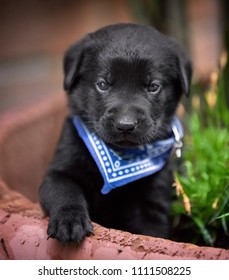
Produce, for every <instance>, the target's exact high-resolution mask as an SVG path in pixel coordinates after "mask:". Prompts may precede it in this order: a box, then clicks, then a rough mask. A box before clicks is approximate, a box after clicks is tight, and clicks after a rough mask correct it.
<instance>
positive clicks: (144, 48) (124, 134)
mask: <svg viewBox="0 0 229 280" xmlns="http://www.w3.org/2000/svg"><path fill="white" fill-rule="evenodd" d="M64 72H65V80H64V87H65V89H66V91H67V94H68V100H69V106H70V109H71V114H70V115H69V116H68V117H67V119H66V122H65V125H64V128H63V132H62V136H61V139H60V142H59V145H58V148H57V151H56V154H55V157H54V160H53V162H52V164H51V166H50V167H49V169H48V172H47V175H46V177H45V179H44V182H43V184H42V186H41V188H40V202H41V205H42V207H43V209H44V211H45V213H47V214H48V215H49V226H48V235H49V236H50V237H53V238H57V239H58V240H60V241H62V242H69V241H74V242H77V243H79V242H81V241H82V240H83V239H84V237H85V236H88V235H90V234H92V233H93V227H92V223H91V220H92V221H94V222H97V223H99V224H101V225H103V226H105V227H109V228H115V229H121V230H125V231H129V232H131V233H137V234H144V235H150V236H155V237H166V236H167V235H168V232H169V221H168V211H169V209H170V200H171V186H172V183H173V177H172V171H171V167H170V166H169V164H166V165H165V166H164V167H163V168H162V169H161V170H160V171H158V172H156V173H155V174H151V175H149V176H146V177H144V178H142V179H138V180H136V181H134V182H131V183H128V184H126V185H124V186H122V187H120V188H116V189H114V190H111V191H110V192H109V193H108V194H101V188H102V187H103V184H104V180H103V177H102V175H101V173H100V171H99V168H98V167H97V165H96V163H95V160H94V159H93V158H92V156H91V154H90V152H89V151H88V149H87V147H86V146H85V144H84V142H83V140H82V139H81V138H80V137H79V135H78V133H77V131H76V128H75V126H74V125H73V116H74V115H76V116H78V117H80V119H81V121H82V122H83V123H84V124H85V125H86V126H87V128H88V129H89V130H90V131H92V132H94V133H96V135H97V136H98V137H100V139H102V140H103V141H104V143H106V144H108V145H111V146H113V147H119V148H120V147H121V148H130V147H135V146H139V145H146V144H148V143H152V142H154V141H158V140H160V139H164V138H166V136H167V134H168V128H169V127H170V123H171V120H172V118H173V116H174V113H175V110H176V108H177V105H178V102H179V100H180V98H181V96H182V94H185V95H188V93H189V85H190V79H191V65H190V61H189V59H188V57H187V55H186V54H185V52H184V51H183V50H182V49H181V47H180V46H179V45H178V44H177V43H176V42H175V41H174V40H173V39H171V38H169V37H167V36H165V35H163V34H161V33H159V32H158V31H156V30H155V29H153V28H151V27H147V26H141V25H137V24H118V25H112V26H107V27H104V28H102V29H99V30H98V31H97V32H94V33H91V34H88V35H86V36H85V37H84V38H83V39H82V40H81V41H79V42H77V43H76V44H74V45H73V46H72V47H71V48H70V49H69V50H68V51H67V52H66V55H65V59H64Z"/></svg>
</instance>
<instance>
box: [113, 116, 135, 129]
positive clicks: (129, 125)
mask: <svg viewBox="0 0 229 280" xmlns="http://www.w3.org/2000/svg"><path fill="white" fill-rule="evenodd" d="M135 127H136V122H135V121H134V120H133V119H131V118H127V117H123V118H121V119H120V120H118V121H117V122H116V128H117V130H120V131H122V132H131V131H133V130H134V129H135Z"/></svg>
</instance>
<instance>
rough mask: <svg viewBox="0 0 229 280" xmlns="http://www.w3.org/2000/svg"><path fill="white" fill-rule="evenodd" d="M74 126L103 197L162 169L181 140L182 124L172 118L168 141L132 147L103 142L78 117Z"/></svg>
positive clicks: (75, 117)
mask: <svg viewBox="0 0 229 280" xmlns="http://www.w3.org/2000/svg"><path fill="white" fill-rule="evenodd" d="M73 123H74V126H75V128H76V130H77V132H78V134H79V136H80V137H81V138H82V140H83V141H84V143H85V145H86V146H87V148H88V150H89V152H90V153H91V155H92V157H93V159H94V160H95V162H96V164H97V166H98V168H99V170H100V173H101V175H102V176H103V179H104V186H103V188H102V189H101V193H102V194H107V193H109V192H110V191H111V190H112V189H115V188H117V187H121V186H124V185H126V184H128V183H130V182H133V181H135V180H138V179H141V178H143V177H146V176H148V175H151V174H154V173H156V172H157V171H159V170H161V169H162V168H163V167H164V166H165V164H166V163H167V161H168V159H169V158H170V156H171V155H172V153H173V152H174V150H175V146H176V143H177V141H178V140H180V139H181V138H182V137H183V129H182V126H181V123H180V121H179V119H178V118H176V117H175V118H174V119H173V121H172V123H171V132H170V135H169V136H168V138H166V139H163V140H159V141H155V142H153V143H150V144H146V145H139V146H136V147H133V148H132V147H131V148H119V147H115V146H112V145H108V144H106V143H104V142H103V140H102V139H101V138H99V137H98V135H96V133H95V132H91V131H89V129H88V128H87V127H86V125H85V124H84V123H83V122H82V121H81V120H80V118H79V117H77V116H74V117H73ZM174 130H175V131H176V135H174V133H173V131H174ZM177 138H179V139H177Z"/></svg>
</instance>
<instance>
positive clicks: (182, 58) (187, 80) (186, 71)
mask: <svg viewBox="0 0 229 280" xmlns="http://www.w3.org/2000/svg"><path fill="white" fill-rule="evenodd" d="M179 65H180V79H181V88H182V93H184V94H185V95H186V96H187V97H188V96H189V93H190V85H191V79H192V64H191V61H190V58H189V56H188V55H187V54H186V53H184V52H181V53H179Z"/></svg>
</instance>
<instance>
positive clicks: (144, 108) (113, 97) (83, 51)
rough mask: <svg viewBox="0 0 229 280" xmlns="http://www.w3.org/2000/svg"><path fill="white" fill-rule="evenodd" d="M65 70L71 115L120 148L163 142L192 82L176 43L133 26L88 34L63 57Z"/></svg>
mask: <svg viewBox="0 0 229 280" xmlns="http://www.w3.org/2000/svg"><path fill="white" fill-rule="evenodd" d="M64 71H65V80H64V87H65V89H66V91H67V92H68V96H69V104H70V107H71V109H72V112H73V114H76V115H79V116H80V117H81V118H82V119H83V120H84V122H85V123H87V125H88V126H89V127H90V128H91V129H92V130H93V131H95V132H96V133H97V134H98V135H99V136H100V137H101V138H102V139H103V140H104V141H105V142H107V143H111V144H114V145H118V146H131V145H138V144H145V143H147V142H152V141H153V140H156V139H159V138H163V137H165V135H166V133H167V128H168V125H169V123H170V121H171V118H172V116H173V115H174V112H175V110H176V107H177V104H178V102H179V100H180V97H181V95H182V94H185V95H188V93H189V86H190V79H191V64H190V61H189V59H188V57H187V55H186V54H185V52H184V51H183V50H182V49H181V48H180V46H179V45H178V44H177V43H176V42H175V41H174V40H172V39H170V38H169V37H167V36H165V35H163V34H161V33H159V32H158V31H156V30H155V29H153V28H151V27H146V26H141V25H135V24H119V25H112V26H108V27H104V28H102V29H100V30H98V31H97V32H95V33H91V34H88V35H87V36H86V37H84V38H83V39H82V40H81V41H79V42H77V43H76V44H75V45H73V46H72V47H71V48H70V49H69V50H68V51H67V52H66V55H65V60H64Z"/></svg>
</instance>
